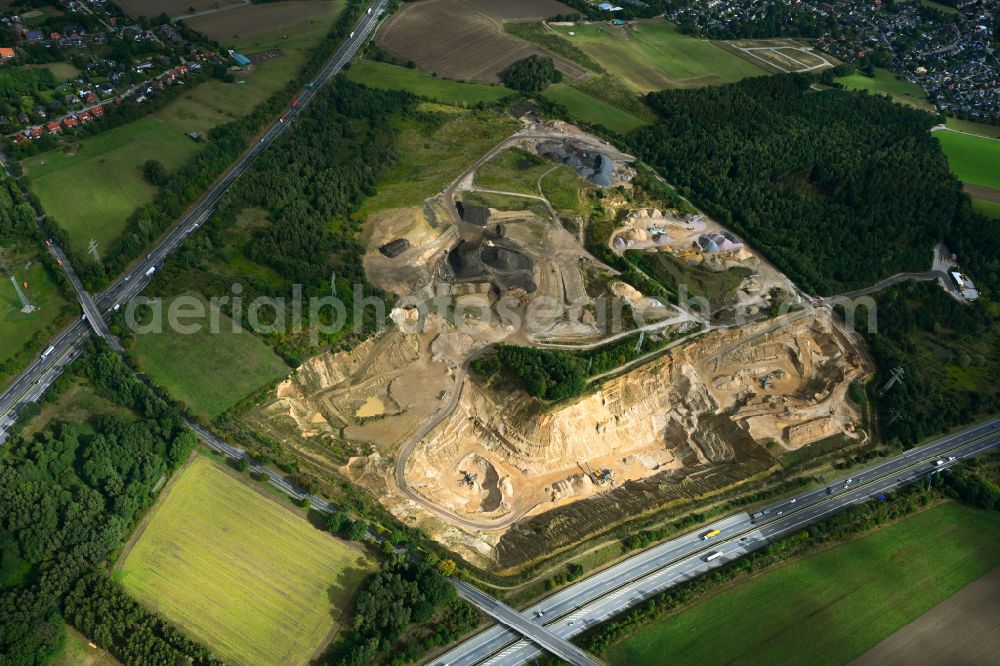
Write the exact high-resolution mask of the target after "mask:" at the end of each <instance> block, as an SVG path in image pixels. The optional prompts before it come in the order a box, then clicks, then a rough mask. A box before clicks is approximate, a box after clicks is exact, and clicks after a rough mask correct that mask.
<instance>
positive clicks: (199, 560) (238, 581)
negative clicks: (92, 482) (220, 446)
mask: <svg viewBox="0 0 1000 666" xmlns="http://www.w3.org/2000/svg"><path fill="white" fill-rule="evenodd" d="M372 567H373V565H372V563H371V562H370V561H369V560H368V559H367V558H366V557H365V555H364V553H363V552H362V551H361V550H360V548H359V547H357V546H355V545H353V544H350V543H348V542H345V541H342V540H340V539H337V538H336V537H334V536H332V535H330V534H328V533H326V532H322V531H320V530H318V529H316V528H315V527H313V526H312V525H311V524H310V523H309V522H308V521H306V520H305V519H304V518H303V517H302V516H301V515H300V514H298V513H296V512H295V511H294V510H292V508H291V507H290V506H282V504H281V503H280V502H279V501H276V500H275V499H272V498H271V497H269V496H267V495H265V494H263V493H262V492H260V491H258V490H257V489H254V488H253V487H251V486H250V484H249V483H248V482H245V481H243V480H242V479H240V478H237V477H236V476H235V474H234V473H230V472H229V471H228V470H226V469H224V468H223V467H222V466H221V465H220V464H218V463H217V462H215V461H213V460H211V459H210V458H208V457H206V456H201V455H199V456H197V457H195V458H194V459H193V460H191V461H190V463H189V464H188V465H187V467H186V468H185V469H184V470H183V471H181V472H180V474H179V476H177V477H175V479H174V480H173V481H172V482H171V484H170V485H169V486H168V487H167V488H166V490H165V491H164V493H163V495H162V496H161V497H160V499H159V501H158V502H157V505H156V506H155V507H154V508H153V511H152V513H151V514H150V516H149V518H148V519H147V522H146V524H145V525H144V526H143V527H142V528H141V532H140V534H139V535H138V537H137V539H136V541H135V543H134V545H133V546H132V547H131V550H130V551H129V552H128V553H127V555H126V556H125V557H124V558H123V559H122V561H121V564H120V565H119V570H118V572H117V573H116V576H115V578H116V579H117V580H118V581H119V582H120V583H121V584H122V585H123V586H124V587H125V589H126V590H128V592H129V594H131V595H132V596H133V597H134V598H136V599H137V600H139V601H140V602H142V603H143V604H145V605H146V606H147V607H149V608H150V609H152V610H154V611H156V612H157V613H159V614H161V615H162V616H163V617H164V618H166V619H168V620H169V621H171V622H173V623H174V624H176V625H177V626H178V627H180V628H181V629H182V630H183V631H185V632H186V633H187V634H188V635H189V636H190V637H191V638H192V639H194V640H196V641H200V642H202V643H204V644H205V645H206V646H208V647H209V648H210V649H212V650H213V651H214V652H215V653H216V654H217V655H218V656H220V657H221V658H222V659H224V660H225V661H227V662H230V663H234V664H253V665H254V666H257V665H258V664H260V665H266V664H275V665H282V666H284V665H286V664H305V663H308V662H309V661H311V660H312V659H314V658H315V657H317V656H318V654H319V652H320V651H321V650H322V649H323V648H324V647H325V646H326V644H327V643H328V642H329V641H330V639H331V638H332V637H333V636H334V634H335V633H336V630H337V628H338V627H339V620H340V618H341V615H342V614H343V613H344V612H345V611H346V610H347V609H348V608H349V607H350V603H351V600H352V598H353V596H354V593H355V591H356V590H357V588H358V586H359V585H360V583H361V581H362V580H363V579H364V578H365V576H366V575H367V574H368V573H369V572H370V571H371V570H372Z"/></svg>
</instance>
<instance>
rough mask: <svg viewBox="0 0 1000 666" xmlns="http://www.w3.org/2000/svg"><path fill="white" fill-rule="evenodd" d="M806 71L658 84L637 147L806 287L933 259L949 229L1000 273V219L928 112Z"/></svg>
mask: <svg viewBox="0 0 1000 666" xmlns="http://www.w3.org/2000/svg"><path fill="white" fill-rule="evenodd" d="M811 82H812V80H811V79H810V78H809V77H806V76H803V75H784V76H772V77H760V78H753V79H747V80H744V81H742V82H740V83H737V84H733V85H728V86H710V87H706V88H702V89H700V90H671V91H663V92H658V93H652V94H650V95H649V96H648V97H647V101H648V102H649V104H650V105H651V106H652V107H653V108H654V109H655V110H656V111H657V112H658V113H659V115H660V117H661V120H660V121H659V122H658V123H656V124H655V125H652V126H650V127H646V128H643V129H641V130H639V131H638V132H636V133H634V134H633V135H632V136H631V139H630V141H631V143H632V146H633V148H634V149H635V151H636V152H637V154H638V155H640V156H641V157H642V158H643V159H644V160H645V161H647V162H648V163H650V164H652V165H655V166H656V167H657V169H658V170H659V171H660V172H661V173H662V174H663V175H664V176H665V177H666V178H667V179H668V180H670V181H671V182H673V183H675V184H677V185H678V186H680V188H681V190H682V191H683V192H684V193H685V194H686V195H688V196H689V197H690V198H692V199H693V200H695V201H697V202H698V203H699V205H701V206H702V207H703V208H704V209H705V210H706V211H708V212H709V213H710V214H711V215H712V216H713V217H715V218H717V219H719V220H720V221H721V222H723V223H724V224H726V225H728V226H730V227H732V228H733V229H734V230H735V231H737V232H738V233H740V234H743V235H745V236H746V237H747V238H751V239H752V240H753V242H754V244H755V245H756V246H757V248H758V249H760V250H762V251H763V252H764V253H765V254H767V255H768V257H769V258H771V259H772V260H773V261H774V262H775V263H776V264H778V266H779V268H781V269H782V270H783V271H784V272H785V273H787V274H788V275H789V277H791V278H792V279H793V280H795V281H796V282H798V284H800V285H801V286H802V287H803V288H804V289H806V290H808V291H810V292H813V293H821V294H830V293H836V292H839V291H844V290H847V289H850V288H855V287H859V286H863V285H868V284H871V283H872V282H874V281H876V280H877V279H879V278H881V277H885V276H886V275H890V274H893V273H896V272H899V271H907V270H908V271H920V270H927V269H928V268H929V257H930V251H931V248H932V247H933V246H934V244H935V243H936V242H938V241H939V240H941V239H942V238H943V239H945V240H946V241H948V243H949V246H950V247H952V248H953V249H956V250H959V247H961V250H960V251H961V255H960V256H961V257H962V261H963V264H964V265H965V266H966V267H967V268H969V269H970V270H974V271H975V274H976V276H977V279H978V280H979V281H981V282H982V283H983V284H984V285H989V286H991V287H992V286H993V285H997V284H998V283H1000V259H998V257H1000V229H998V224H1000V223H998V222H997V221H996V220H989V219H987V218H984V217H982V216H979V215H976V214H974V213H973V212H972V210H971V208H970V205H969V201H968V198H967V196H966V195H965V194H964V193H963V192H962V186H961V183H959V182H958V180H957V179H956V178H955V177H954V176H953V175H952V174H951V172H950V171H949V169H948V164H947V160H946V159H945V157H944V155H943V154H942V152H941V149H940V146H939V145H938V143H937V141H936V140H935V139H934V138H933V137H932V136H931V135H930V132H929V129H930V127H931V125H932V124H933V123H934V122H935V120H934V118H933V117H932V116H930V115H928V114H926V113H923V112H921V111H917V110H914V109H910V108H907V107H903V106H901V105H898V104H894V103H892V102H891V101H889V100H887V99H884V98H882V97H879V96H869V95H865V94H860V93H847V92H843V91H827V92H823V93H816V92H814V91H810V84H811Z"/></svg>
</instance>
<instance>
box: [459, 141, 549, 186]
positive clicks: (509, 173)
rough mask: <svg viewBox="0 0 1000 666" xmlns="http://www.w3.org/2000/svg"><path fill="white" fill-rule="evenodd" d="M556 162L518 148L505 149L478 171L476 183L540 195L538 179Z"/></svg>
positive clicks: (477, 184)
mask: <svg viewBox="0 0 1000 666" xmlns="http://www.w3.org/2000/svg"><path fill="white" fill-rule="evenodd" d="M554 166H555V164H554V163H553V162H550V161H548V160H546V159H545V158H542V157H539V156H538V155H535V154H534V153H529V152H526V151H523V150H520V149H518V148H511V149H510V150H505V151H503V152H502V153H500V154H499V155H497V156H496V157H494V158H493V159H492V160H490V161H489V162H487V163H486V164H484V165H483V166H481V167H479V170H478V171H476V177H475V184H476V186H477V187H483V188H486V189H489V190H502V191H505V192H517V193H519V194H534V195H536V196H537V195H538V180H539V178H541V177H542V176H543V175H545V173H546V172H548V171H551V170H552V167H554Z"/></svg>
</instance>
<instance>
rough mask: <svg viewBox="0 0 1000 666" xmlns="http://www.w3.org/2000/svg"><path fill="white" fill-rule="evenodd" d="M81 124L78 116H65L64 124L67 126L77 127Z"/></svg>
mask: <svg viewBox="0 0 1000 666" xmlns="http://www.w3.org/2000/svg"><path fill="white" fill-rule="evenodd" d="M79 124H80V121H79V120H77V118H76V116H66V117H65V118H63V126H65V127H76V126H77V125H79Z"/></svg>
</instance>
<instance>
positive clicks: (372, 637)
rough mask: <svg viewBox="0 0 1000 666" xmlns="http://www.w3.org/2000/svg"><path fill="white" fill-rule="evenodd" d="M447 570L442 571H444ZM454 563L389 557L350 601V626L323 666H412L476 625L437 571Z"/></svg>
mask: <svg viewBox="0 0 1000 666" xmlns="http://www.w3.org/2000/svg"><path fill="white" fill-rule="evenodd" d="M445 565H447V566H445ZM453 569H454V562H451V561H450V560H442V561H440V562H437V561H436V560H435V558H434V557H433V556H431V557H430V558H429V559H426V560H424V561H422V562H416V561H413V560H408V559H406V558H405V557H402V556H393V558H392V559H391V560H390V561H388V562H386V563H385V564H384V565H383V566H382V568H381V569H380V570H379V571H377V572H375V573H374V574H372V575H371V576H369V577H368V579H367V580H366V581H365V583H364V585H363V586H362V588H361V590H360V591H359V592H358V595H357V598H355V600H354V606H353V610H354V626H353V629H352V630H351V631H348V632H346V634H345V635H343V636H342V637H340V638H339V639H338V641H337V642H336V643H334V644H333V645H332V646H331V647H330V650H329V651H328V654H327V655H326V657H325V659H324V660H323V663H324V664H329V665H331V666H332V665H333V664H339V665H343V666H369V665H370V664H381V663H386V664H393V665H395V664H399V665H401V666H402V665H403V664H414V663H417V662H419V661H420V660H421V657H422V656H423V655H424V654H425V653H426V652H427V651H428V650H430V649H432V648H434V647H436V646H440V645H447V644H448V643H450V642H451V641H454V640H456V639H457V638H459V637H460V636H462V635H464V634H466V633H468V632H469V631H471V630H472V629H473V628H474V627H475V626H476V625H478V624H479V622H480V620H481V618H480V615H479V613H478V612H477V611H476V610H475V609H474V608H473V607H472V606H470V605H468V604H466V603H464V602H463V601H461V600H460V599H459V598H458V595H457V594H456V592H455V588H454V587H453V586H452V585H451V583H450V582H448V579H447V578H445V575H444V574H443V573H442V571H449V570H453Z"/></svg>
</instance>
